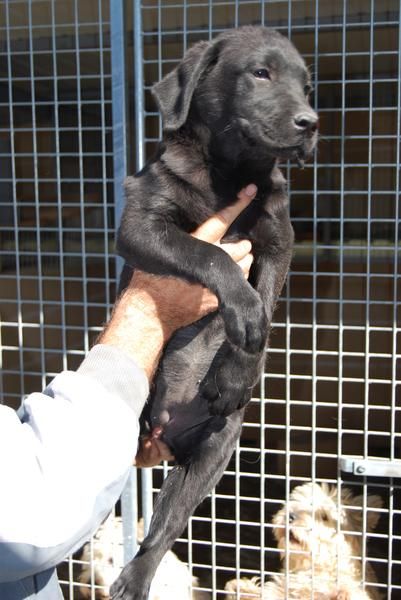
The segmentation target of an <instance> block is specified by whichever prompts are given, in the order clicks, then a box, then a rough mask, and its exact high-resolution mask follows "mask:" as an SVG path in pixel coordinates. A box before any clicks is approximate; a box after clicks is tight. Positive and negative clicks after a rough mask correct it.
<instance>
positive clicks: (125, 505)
mask: <svg viewBox="0 0 401 600" xmlns="http://www.w3.org/2000/svg"><path fill="white" fill-rule="evenodd" d="M110 33H111V75H112V119H113V155H114V160H113V167H114V186H113V187H114V221H115V224H118V223H119V222H120V220H121V215H122V211H123V208H124V203H125V200H124V194H123V181H124V178H125V177H126V175H127V156H128V152H127V101H126V68H125V47H126V46H125V44H126V41H125V40H126V31H125V14H124V1H123V0H114V1H113V2H110ZM123 266H124V261H123V259H122V258H121V257H116V267H115V268H116V281H118V279H119V276H120V274H121V270H122V268H123ZM121 511H122V517H123V538H124V563H127V562H129V561H130V560H131V559H132V557H133V556H134V555H135V554H136V552H137V522H138V490H137V474H136V469H135V468H132V469H131V471H130V474H129V478H128V481H127V484H126V486H125V488H124V491H123V493H122V496H121Z"/></svg>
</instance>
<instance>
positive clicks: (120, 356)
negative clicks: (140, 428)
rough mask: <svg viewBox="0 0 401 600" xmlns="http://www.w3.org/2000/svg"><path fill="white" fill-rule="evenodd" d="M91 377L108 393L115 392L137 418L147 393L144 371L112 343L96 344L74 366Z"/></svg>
mask: <svg viewBox="0 0 401 600" xmlns="http://www.w3.org/2000/svg"><path fill="white" fill-rule="evenodd" d="M78 373H80V374H81V375H86V376H89V377H93V378H95V379H96V381H97V382H99V383H101V384H102V385H103V386H104V387H105V388H106V389H107V390H108V391H110V392H111V393H112V394H114V395H117V396H119V397H120V398H121V399H122V400H124V402H126V403H127V404H128V406H129V407H130V408H131V409H132V410H133V411H134V412H135V414H136V416H137V417H138V418H139V416H140V414H141V412H142V409H143V406H144V404H145V402H146V399H147V397H148V394H149V382H148V379H147V377H146V375H145V373H144V371H143V370H142V369H141V368H140V367H138V365H137V364H136V363H135V362H134V361H133V360H132V359H131V358H130V357H129V356H127V355H126V354H125V352H123V351H122V350H120V349H119V348H117V347H116V346H110V345H108V344H97V345H96V346H93V348H92V349H91V350H90V352H89V354H88V355H87V357H86V358H85V359H84V361H83V362H82V364H81V365H80V366H79V368H78Z"/></svg>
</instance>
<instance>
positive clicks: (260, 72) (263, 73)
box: [253, 69, 270, 79]
mask: <svg viewBox="0 0 401 600" xmlns="http://www.w3.org/2000/svg"><path fill="white" fill-rule="evenodd" d="M253 75H254V77H256V79H270V73H269V71H268V69H257V70H256V71H254V72H253Z"/></svg>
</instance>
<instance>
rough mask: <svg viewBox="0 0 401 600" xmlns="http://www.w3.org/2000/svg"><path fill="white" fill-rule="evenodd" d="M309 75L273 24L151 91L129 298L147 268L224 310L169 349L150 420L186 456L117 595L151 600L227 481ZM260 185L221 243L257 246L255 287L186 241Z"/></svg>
mask: <svg viewBox="0 0 401 600" xmlns="http://www.w3.org/2000/svg"><path fill="white" fill-rule="evenodd" d="M310 91H311V83H310V75H309V73H308V70H307V68H306V66H305V63H304V61H303V59H302V58H301V56H300V55H299V53H298V52H297V50H296V49H295V48H294V46H293V45H292V44H291V42H290V41H289V40H288V39H286V38H285V37H283V36H282V35H281V34H279V33H278V32H276V31H274V30H271V29H267V28H265V27H253V26H246V27H241V28H238V29H232V30H227V31H225V32H223V33H221V34H220V35H218V36H217V37H216V38H215V39H213V40H211V41H207V42H206V41H204V42H199V43H197V44H195V45H194V46H193V47H192V48H190V49H189V51H188V52H187V53H186V55H185V56H184V58H183V60H182V61H181V62H180V63H179V65H178V66H177V67H176V68H175V69H174V70H173V71H172V72H171V73H169V74H168V75H167V76H166V77H165V78H164V79H162V81H160V82H159V83H157V84H156V85H155V86H154V87H153V94H154V96H155V98H156V100H157V103H158V105H159V108H160V111H161V114H162V117H163V142H162V143H161V144H160V147H159V150H158V152H157V154H156V156H155V157H154V158H153V160H151V161H150V162H149V163H148V164H147V165H146V166H145V168H144V169H143V170H142V171H141V172H140V173H138V174H137V175H136V176H135V177H129V178H128V179H127V182H126V195H127V202H126V207H125V210H124V213H123V217H122V220H121V224H120V228H119V232H118V237H117V251H118V252H119V254H120V255H121V256H122V257H123V258H124V259H125V261H126V267H125V269H124V273H123V277H122V282H121V285H120V289H123V288H124V285H125V283H126V282H127V281H128V279H129V277H130V276H131V273H132V268H138V269H141V270H143V271H148V272H151V273H154V274H158V275H174V276H177V277H182V278H184V279H187V280H189V281H196V282H199V283H201V284H203V285H204V286H205V287H207V288H209V289H210V290H212V291H213V292H214V293H215V294H216V296H217V298H218V299H219V310H218V311H217V312H216V313H214V314H212V315H208V316H207V317H205V318H204V319H202V320H200V321H199V322H197V323H195V324H193V325H191V326H189V327H185V328H183V329H181V330H180V331H178V332H177V333H176V334H175V336H174V337H173V338H172V339H171V340H170V342H169V344H168V345H167V347H166V349H165V352H164V355H163V357H162V360H161V362H160V364H159V369H158V372H157V374H156V377H155V380H154V382H153V386H152V391H151V394H150V397H149V400H148V402H147V404H146V406H145V410H144V413H143V421H144V422H145V423H146V426H147V428H148V430H150V431H154V430H155V429H156V428H158V430H160V428H161V430H162V432H163V433H162V439H163V441H164V442H166V443H167V444H168V445H169V446H170V448H171V451H172V453H173V454H174V456H175V458H176V462H177V465H176V467H175V468H174V469H173V470H172V471H171V472H170V473H169V475H168V477H167V479H166V481H165V482H164V484H163V487H162V489H161V491H160V493H159V495H158V497H157V499H156V503H155V507H154V514H153V518H152V522H151V525H150V531H149V534H148V536H147V537H146V538H145V540H144V541H143V544H142V546H141V548H140V550H139V552H138V554H137V556H136V557H135V558H134V560H133V561H132V562H131V563H130V564H128V565H127V566H126V567H125V568H124V570H123V571H122V574H121V575H120V577H119V579H118V580H117V581H116V582H115V583H114V584H113V586H112V588H111V595H112V598H113V600H145V599H146V598H148V591H149V588H150V584H151V581H152V578H153V575H154V573H155V571H156V568H157V565H158V564H159V562H160V560H161V559H162V557H163V556H164V554H165V553H166V551H167V550H169V549H170V548H171V546H172V544H173V543H174V541H175V540H176V538H177V537H178V536H179V535H180V534H181V533H182V531H183V530H184V528H185V526H186V524H187V521H188V518H189V517H190V516H191V515H192V513H193V512H194V510H195V508H196V507H197V506H198V504H199V503H200V502H201V501H202V500H203V499H204V498H205V497H206V496H207V495H208V494H209V493H210V492H211V490H212V489H213V487H214V486H215V485H216V484H217V482H218V481H219V480H220V477H221V475H222V474H223V472H224V469H225V468H226V466H227V464H228V461H229V460H230V458H231V455H232V453H233V450H234V447H235V443H236V440H237V439H238V438H239V435H240V432H241V427H242V422H243V416H244V407H245V405H246V404H247V403H248V402H249V400H250V398H251V394H252V389H253V387H254V385H255V384H256V383H257V381H258V379H259V377H260V373H261V371H262V367H263V364H264V360H265V348H266V346H267V340H268V331H269V327H270V323H271V320H272V315H273V310H274V307H275V303H276V300H277V298H278V296H279V294H280V291H281V289H282V286H283V284H284V281H285V278H286V275H287V271H288V267H289V263H290V260H291V254H292V243H293V231H292V227H291V224H290V220H289V211H288V196H287V190H286V182H285V179H284V177H283V175H282V173H281V171H280V170H279V168H278V162H279V161H280V160H288V159H294V160H296V161H297V162H298V163H303V160H304V159H305V158H306V157H307V156H309V155H310V153H311V152H312V151H313V148H314V146H315V144H316V139H317V128H318V117H317V115H316V113H315V111H314V110H313V109H312V108H311V106H310V104H309V93H310ZM250 183H253V184H255V185H256V186H257V188H258V193H257V196H256V198H255V199H254V200H253V202H252V203H251V204H250V206H248V207H247V209H245V210H244V212H243V213H241V215H240V216H239V217H238V219H237V220H236V221H235V222H234V223H233V225H232V226H231V227H230V229H229V231H228V233H227V235H226V236H225V241H234V240H238V239H245V238H248V239H250V240H251V242H252V248H253V250H252V251H253V255H254V262H253V265H252V269H251V272H250V275H249V280H248V281H246V280H245V278H244V277H243V274H242V272H241V270H240V268H239V267H238V266H237V265H236V264H235V263H234V262H233V261H232V260H231V258H230V257H229V256H228V255H227V254H226V253H225V252H224V251H223V250H221V248H218V247H216V246H215V245H212V244H206V243H205V242H202V241H201V240H197V239H195V238H194V237H193V236H191V235H190V232H191V231H193V230H194V229H195V228H196V227H197V225H200V224H201V223H202V222H204V221H205V220H206V219H207V218H208V217H210V216H211V215H213V214H214V213H216V212H217V211H219V210H220V209H222V208H223V207H225V206H228V205H230V204H232V203H233V202H234V201H235V199H236V196H237V194H238V192H239V191H240V190H241V189H242V188H244V187H245V186H247V185H248V184H250Z"/></svg>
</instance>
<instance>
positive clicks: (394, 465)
mask: <svg viewBox="0 0 401 600" xmlns="http://www.w3.org/2000/svg"><path fill="white" fill-rule="evenodd" d="M339 464H340V468H341V470H342V471H344V472H345V473H352V474H353V475H359V476H363V477H390V478H393V477H397V478H401V460H373V459H371V458H370V459H368V460H364V459H355V458H351V457H346V456H342V457H341V458H340V460H339ZM365 512H366V509H365Z"/></svg>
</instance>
